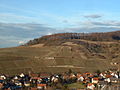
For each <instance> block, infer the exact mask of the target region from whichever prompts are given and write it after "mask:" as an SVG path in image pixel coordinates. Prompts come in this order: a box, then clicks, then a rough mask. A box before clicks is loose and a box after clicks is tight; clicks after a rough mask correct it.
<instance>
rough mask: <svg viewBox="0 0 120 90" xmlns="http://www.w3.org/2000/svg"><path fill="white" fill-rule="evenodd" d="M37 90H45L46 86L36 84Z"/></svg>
mask: <svg viewBox="0 0 120 90" xmlns="http://www.w3.org/2000/svg"><path fill="white" fill-rule="evenodd" d="M37 89H39V90H46V84H37Z"/></svg>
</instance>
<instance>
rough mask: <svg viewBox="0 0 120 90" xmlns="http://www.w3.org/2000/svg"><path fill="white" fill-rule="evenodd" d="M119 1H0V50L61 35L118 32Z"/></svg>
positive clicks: (119, 25) (119, 26)
mask: <svg viewBox="0 0 120 90" xmlns="http://www.w3.org/2000/svg"><path fill="white" fill-rule="evenodd" d="M119 4H120V0H0V48H6V47H13V46H19V45H21V44H24V43H26V42H28V41H29V40H31V39H34V38H38V37H41V36H44V35H50V34H54V33H64V32H77V33H81V32H84V33H91V32H110V31H116V30H120V5H119Z"/></svg>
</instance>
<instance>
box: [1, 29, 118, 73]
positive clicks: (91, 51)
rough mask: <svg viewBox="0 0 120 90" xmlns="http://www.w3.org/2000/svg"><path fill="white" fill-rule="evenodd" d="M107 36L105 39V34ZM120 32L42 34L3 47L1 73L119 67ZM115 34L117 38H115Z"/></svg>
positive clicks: (83, 70)
mask: <svg viewBox="0 0 120 90" xmlns="http://www.w3.org/2000/svg"><path fill="white" fill-rule="evenodd" d="M103 36H104V37H105V38H104V37H103ZM119 36H120V32H119V31H117V32H109V33H103V34H101V33H96V34H95V33H94V34H84V35H83V34H77V33H72V34H71V33H64V34H54V35H49V36H43V37H41V38H38V39H34V40H31V41H29V42H28V43H27V44H25V45H23V46H19V47H14V48H4V49H2V48H1V49H0V72H1V73H9V74H15V73H20V72H29V71H33V72H64V71H68V70H69V69H73V70H74V71H80V72H86V71H92V72H94V71H96V70H101V71H102V70H107V69H118V68H120V60H119V59H120V48H119V47H120V43H119ZM115 37H116V38H115Z"/></svg>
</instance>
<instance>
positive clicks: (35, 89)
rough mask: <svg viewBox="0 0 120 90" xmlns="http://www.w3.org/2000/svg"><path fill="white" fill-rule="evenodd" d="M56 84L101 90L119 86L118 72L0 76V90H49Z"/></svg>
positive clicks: (88, 89) (87, 89) (86, 89)
mask: <svg viewBox="0 0 120 90" xmlns="http://www.w3.org/2000/svg"><path fill="white" fill-rule="evenodd" d="M58 83H59V84H61V85H62V86H64V85H68V84H72V83H80V84H82V85H84V86H85V88H83V89H82V88H81V90H101V89H102V88H103V87H104V85H113V84H114V85H115V84H116V85H120V72H117V71H104V72H99V73H98V72H97V73H89V72H87V73H77V72H74V73H73V72H66V73H61V74H48V73H39V74H35V73H30V74H24V73H21V74H19V75H13V76H9V75H4V74H1V75H0V90H49V89H48V88H49V87H54V86H56V85H57V84H58ZM59 90H62V89H59ZM74 90H77V89H74Z"/></svg>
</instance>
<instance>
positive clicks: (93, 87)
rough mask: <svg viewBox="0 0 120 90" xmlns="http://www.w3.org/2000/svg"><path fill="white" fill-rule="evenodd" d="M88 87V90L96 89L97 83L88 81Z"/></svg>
mask: <svg viewBox="0 0 120 90" xmlns="http://www.w3.org/2000/svg"><path fill="white" fill-rule="evenodd" d="M87 89H88V90H94V89H95V85H94V84H93V83H88V84H87Z"/></svg>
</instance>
